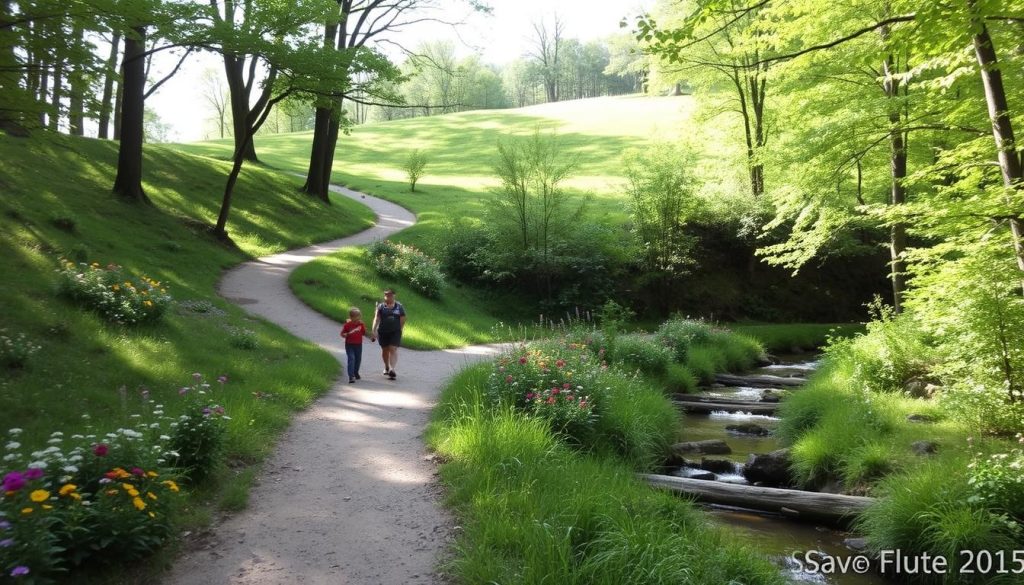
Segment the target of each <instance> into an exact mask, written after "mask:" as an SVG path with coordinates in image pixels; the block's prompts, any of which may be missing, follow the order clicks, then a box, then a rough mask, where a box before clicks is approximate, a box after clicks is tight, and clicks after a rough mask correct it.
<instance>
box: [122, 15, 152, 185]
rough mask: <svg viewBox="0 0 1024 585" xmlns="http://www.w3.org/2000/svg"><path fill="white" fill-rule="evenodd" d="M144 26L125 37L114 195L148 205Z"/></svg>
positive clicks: (137, 27) (131, 31) (138, 26)
mask: <svg viewBox="0 0 1024 585" xmlns="http://www.w3.org/2000/svg"><path fill="white" fill-rule="evenodd" d="M147 30H148V27H147V26H146V25H136V26H134V27H132V29H131V30H130V31H127V32H126V33H125V36H124V61H123V63H124V65H123V70H122V74H123V78H122V81H121V87H122V88H123V89H122V91H123V96H124V98H123V105H122V108H121V120H120V128H121V135H120V137H119V138H120V145H119V146H118V155H117V177H115V179H114V193H115V194H117V195H119V196H120V197H122V198H123V199H126V200H128V201H133V202H141V203H149V202H150V200H149V197H147V196H146V192H145V191H144V190H143V189H142V144H143V142H144V141H145V119H144V118H145V108H146V106H145V91H146V60H145V56H146V34H147Z"/></svg>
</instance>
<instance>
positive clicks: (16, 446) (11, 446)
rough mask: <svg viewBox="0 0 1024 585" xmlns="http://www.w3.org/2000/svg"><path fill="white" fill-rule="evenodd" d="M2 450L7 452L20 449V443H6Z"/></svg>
mask: <svg viewBox="0 0 1024 585" xmlns="http://www.w3.org/2000/svg"><path fill="white" fill-rule="evenodd" d="M4 449H7V450H8V451H14V450H16V449H21V443H19V442H17V441H11V442H10V443H7V444H6V445H4Z"/></svg>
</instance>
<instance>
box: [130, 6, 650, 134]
mask: <svg viewBox="0 0 1024 585" xmlns="http://www.w3.org/2000/svg"><path fill="white" fill-rule="evenodd" d="M488 3H489V4H490V6H491V7H492V8H493V11H492V13H491V14H489V15H484V14H479V13H474V12H473V11H472V10H469V9H468V8H467V5H468V2H466V0H439V4H440V10H438V11H437V12H434V13H433V14H432V15H433V16H436V17H437V18H438V19H439V20H444V21H447V22H450V23H458V24H455V25H449V24H441V23H437V22H424V23H418V24H415V25H410V26H409V27H407V28H403V29H402V30H400V31H397V32H394V33H392V34H391V35H390V38H391V39H392V40H394V41H395V42H396V43H397V44H400V45H401V46H404V47H407V48H414V47H416V46H417V45H418V44H420V43H422V42H425V41H429V40H441V39H450V40H451V41H453V42H454V43H455V46H456V51H457V53H459V56H468V55H471V54H478V55H480V57H481V59H482V60H483V61H484V62H485V63H493V64H497V65H501V64H505V63H507V62H509V61H512V60H514V59H516V58H518V57H522V56H524V55H525V54H526V53H527V52H528V51H529V50H530V43H531V33H532V31H533V28H532V23H533V22H535V21H537V20H540V19H546V20H547V22H548V23H550V22H552V20H553V18H554V15H556V14H557V15H558V17H559V19H560V20H562V21H563V22H564V23H565V31H564V36H565V37H567V38H577V39H580V40H581V41H588V40H593V39H600V38H604V37H607V36H609V35H612V34H615V33H618V32H621V31H622V29H621V28H620V27H619V22H620V21H621V20H622V18H623V17H629V18H630V20H632V16H634V15H636V14H639V13H640V12H641V10H642V9H643V8H644V7H645V6H650V5H651V4H652V0H625V1H623V0H489V2H488ZM549 26H550V25H549ZM388 46H391V47H392V48H390V49H388ZM383 48H385V50H387V51H388V52H389V53H390V54H391V55H392V58H394V59H395V60H396V61H400V60H401V54H400V51H399V50H398V49H396V48H394V45H384V46H383ZM176 63H177V58H174V57H171V56H169V55H167V56H162V60H161V61H160V62H157V63H155V64H154V73H153V77H154V78H158V76H160V72H161V71H163V72H164V74H166V73H167V72H169V71H170V70H171V69H172V68H173V67H174V65H175V64H176ZM221 67H222V63H221V61H220V60H218V59H217V57H216V55H213V54H208V53H206V54H197V55H192V56H190V57H189V59H188V60H187V61H186V62H185V64H184V65H183V66H182V68H181V70H180V71H179V72H178V73H177V74H176V75H175V76H174V77H173V78H172V79H171V80H170V81H168V82H167V83H166V84H164V85H163V86H162V87H161V88H160V90H159V91H158V92H157V93H155V94H154V95H153V96H152V97H150V98H149V99H147V100H146V107H147V108H150V109H152V110H153V111H155V112H156V113H157V114H158V115H159V116H160V118H161V120H162V121H163V122H164V123H165V124H167V125H169V126H170V132H169V138H170V139H171V140H172V141H181V142H190V141H196V140H203V139H205V138H208V136H206V135H205V132H208V131H209V129H210V126H209V124H207V119H208V118H210V111H209V107H208V105H207V104H206V102H205V100H204V99H203V97H202V95H201V93H200V92H199V91H198V88H199V87H201V85H202V82H201V79H202V76H203V73H204V71H206V70H208V69H214V70H216V71H217V72H218V74H220V73H221V71H222V69H221Z"/></svg>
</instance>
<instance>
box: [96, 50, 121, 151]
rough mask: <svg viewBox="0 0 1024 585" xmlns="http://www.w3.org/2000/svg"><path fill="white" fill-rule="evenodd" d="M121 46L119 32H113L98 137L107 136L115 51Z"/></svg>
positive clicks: (104, 82)
mask: <svg viewBox="0 0 1024 585" xmlns="http://www.w3.org/2000/svg"><path fill="white" fill-rule="evenodd" d="M120 46H121V32H120V31H117V32H115V33H114V35H113V38H112V39H111V41H110V56H109V57H107V63H106V67H105V69H106V71H105V72H104V74H103V96H102V97H101V98H100V121H99V126H100V127H99V137H100V138H103V139H107V138H109V137H110V136H109V129H110V113H111V110H112V109H113V101H114V77H115V76H117V51H118V48H119V47H120Z"/></svg>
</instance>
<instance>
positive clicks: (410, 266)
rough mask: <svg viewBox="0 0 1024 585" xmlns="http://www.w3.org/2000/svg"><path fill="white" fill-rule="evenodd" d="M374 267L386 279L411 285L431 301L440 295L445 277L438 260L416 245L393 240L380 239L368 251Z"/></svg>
mask: <svg viewBox="0 0 1024 585" xmlns="http://www.w3.org/2000/svg"><path fill="white" fill-rule="evenodd" d="M368 252H369V254H370V260H371V262H372V263H373V266H374V268H375V269H376V270H377V272H379V273H380V274H381V275H383V276H387V277H389V278H398V279H401V280H404V281H406V282H408V283H409V284H410V285H411V286H412V287H413V288H414V289H415V290H416V291H418V292H420V293H421V294H423V295H424V296H427V297H430V298H437V297H439V296H441V288H442V287H443V286H444V274H442V273H441V265H440V264H439V263H438V261H437V260H435V259H433V258H431V257H430V256H427V255H426V254H424V253H423V252H421V251H419V250H417V249H416V248H414V247H413V246H409V245H406V244H399V243H396V242H392V241H390V240H377V241H376V242H374V243H373V244H370V247H369V249H368Z"/></svg>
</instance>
